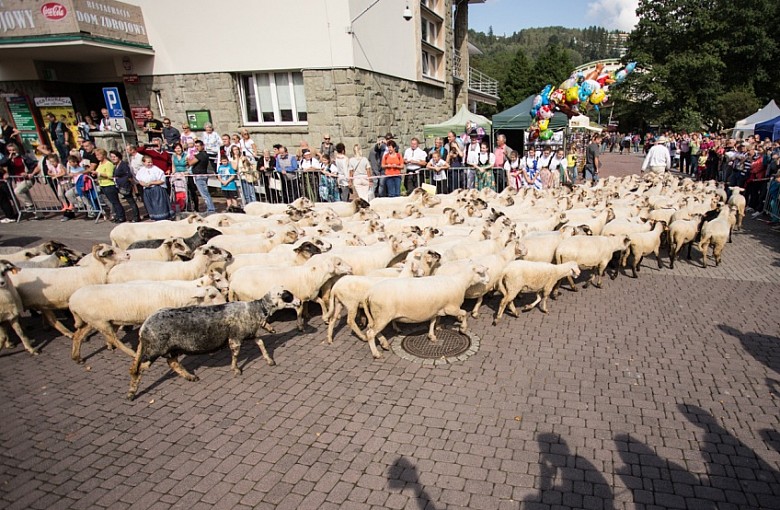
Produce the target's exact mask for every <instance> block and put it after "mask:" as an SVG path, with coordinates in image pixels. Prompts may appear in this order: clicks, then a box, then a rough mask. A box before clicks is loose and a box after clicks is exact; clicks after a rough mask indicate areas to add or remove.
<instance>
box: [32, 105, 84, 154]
mask: <svg viewBox="0 0 780 510" xmlns="http://www.w3.org/2000/svg"><path fill="white" fill-rule="evenodd" d="M33 102H34V103H35V106H36V107H37V108H38V112H40V114H41V118H42V119H43V122H44V124H46V126H44V131H47V136H48V138H49V143H50V144H51V143H53V142H52V140H51V136H50V135H48V130H47V129H46V127H47V126H48V121H47V120H46V115H48V114H49V113H53V114H54V116H55V117H56V118H57V120H59V121H62V122H63V123H65V125H66V126H67V127H68V130H69V131H70V139H71V146H72V147H75V148H77V149H78V146H77V144H76V139H77V138H78V136H79V129H78V126H77V124H78V119H77V118H76V111H75V110H74V109H73V102H72V101H71V99H70V98H69V97H36V98H34V99H33Z"/></svg>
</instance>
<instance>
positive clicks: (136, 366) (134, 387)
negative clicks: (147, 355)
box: [127, 343, 143, 400]
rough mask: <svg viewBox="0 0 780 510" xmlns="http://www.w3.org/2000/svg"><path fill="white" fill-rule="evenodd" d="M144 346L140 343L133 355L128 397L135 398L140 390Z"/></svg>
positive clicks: (129, 398)
mask: <svg viewBox="0 0 780 510" xmlns="http://www.w3.org/2000/svg"><path fill="white" fill-rule="evenodd" d="M142 351H143V348H142V346H141V344H140V343H139V344H138V350H137V351H136V352H135V357H133V363H132V364H131V365H130V389H129V390H128V392H127V399H128V400H133V399H134V398H135V394H136V392H137V391H138V384H139V383H140V382H141V358H142V357H143V352H142Z"/></svg>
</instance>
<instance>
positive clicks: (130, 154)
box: [125, 145, 144, 177]
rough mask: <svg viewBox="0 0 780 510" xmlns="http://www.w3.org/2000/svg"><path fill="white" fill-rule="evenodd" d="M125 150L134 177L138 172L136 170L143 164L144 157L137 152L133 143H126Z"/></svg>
mask: <svg viewBox="0 0 780 510" xmlns="http://www.w3.org/2000/svg"><path fill="white" fill-rule="evenodd" d="M125 152H126V153H127V162H128V163H129V164H130V170H131V171H132V172H133V177H135V174H136V173H138V170H140V169H141V167H142V166H144V161H143V159H144V157H143V155H142V154H141V153H139V152H138V149H137V147H136V146H135V145H128V146H127V147H125Z"/></svg>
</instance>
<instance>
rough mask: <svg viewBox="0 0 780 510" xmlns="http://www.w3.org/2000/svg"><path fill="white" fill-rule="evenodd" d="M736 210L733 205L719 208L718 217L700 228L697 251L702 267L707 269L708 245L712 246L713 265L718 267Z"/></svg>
mask: <svg viewBox="0 0 780 510" xmlns="http://www.w3.org/2000/svg"><path fill="white" fill-rule="evenodd" d="M737 214H738V209H737V207H735V206H733V205H726V206H723V207H721V210H720V213H719V214H718V216H717V217H716V218H715V219H714V220H712V221H707V222H705V223H704V225H703V226H702V227H701V241H699V251H700V252H701V257H702V261H701V262H702V266H703V267H704V268H705V269H706V268H707V255H708V251H709V247H710V245H711V246H712V256H713V257H714V258H715V265H716V266H719V265H720V259H721V254H722V253H723V248H724V247H725V246H726V242H728V240H729V237H731V229H732V228H734V225H735V224H736V222H737Z"/></svg>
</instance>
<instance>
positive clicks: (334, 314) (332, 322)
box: [327, 299, 354, 344]
mask: <svg viewBox="0 0 780 510" xmlns="http://www.w3.org/2000/svg"><path fill="white" fill-rule="evenodd" d="M335 301H336V302H335V303H333V307H332V309H331V311H330V317H329V319H328V321H327V322H328V343H329V344H333V330H334V329H335V328H336V322H338V320H339V318H340V317H341V301H339V300H338V299H337V300H335ZM353 320H354V319H353ZM347 323H348V324H349V311H347ZM350 327H351V324H350ZM352 329H353V330H354V328H352Z"/></svg>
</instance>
